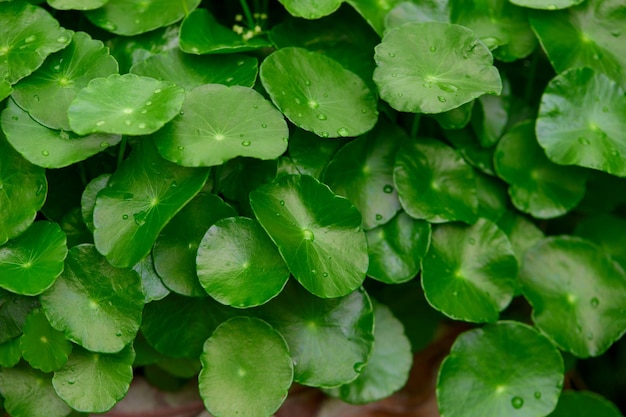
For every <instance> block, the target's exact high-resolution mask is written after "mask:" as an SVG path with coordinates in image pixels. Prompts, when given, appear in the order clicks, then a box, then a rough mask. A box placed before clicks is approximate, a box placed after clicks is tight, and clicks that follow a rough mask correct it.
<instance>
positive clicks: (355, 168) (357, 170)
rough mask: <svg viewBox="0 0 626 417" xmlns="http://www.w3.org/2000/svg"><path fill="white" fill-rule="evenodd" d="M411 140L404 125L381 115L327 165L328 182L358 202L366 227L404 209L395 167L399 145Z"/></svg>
mask: <svg viewBox="0 0 626 417" xmlns="http://www.w3.org/2000/svg"><path fill="white" fill-rule="evenodd" d="M407 140H408V137H407V135H406V133H404V131H403V130H402V129H400V128H399V127H398V126H396V125H394V124H392V123H390V122H389V121H387V120H386V119H385V118H381V119H380V121H379V123H378V124H377V126H376V127H375V128H374V130H372V131H370V132H368V133H367V134H365V135H364V136H362V137H360V138H357V139H355V140H354V141H352V142H350V143H348V144H347V145H345V146H344V147H342V148H341V149H340V150H339V151H338V152H337V153H336V154H335V156H334V157H333V160H332V161H331V162H330V164H328V167H327V168H326V171H325V173H324V182H325V183H326V184H328V186H329V187H330V188H331V189H332V190H333V192H335V193H337V194H339V195H342V196H344V197H346V198H347V199H348V200H350V201H351V202H352V204H354V205H355V207H356V208H357V209H358V210H359V211H360V212H361V216H362V217H363V221H362V224H363V228H364V229H366V230H368V229H372V228H374V227H376V226H380V225H383V224H385V223H387V222H388V221H389V220H391V218H392V217H394V216H395V214H396V213H397V212H398V211H399V210H400V201H399V200H398V194H397V192H396V190H395V188H394V186H393V168H394V160H395V156H396V150H397V149H398V145H399V144H400V143H403V142H405V141H407Z"/></svg>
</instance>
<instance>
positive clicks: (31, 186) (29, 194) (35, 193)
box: [0, 132, 48, 245]
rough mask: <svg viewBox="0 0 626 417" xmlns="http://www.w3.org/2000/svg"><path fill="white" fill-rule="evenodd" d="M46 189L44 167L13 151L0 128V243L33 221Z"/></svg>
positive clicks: (44, 199) (15, 234) (43, 199)
mask: <svg viewBox="0 0 626 417" xmlns="http://www.w3.org/2000/svg"><path fill="white" fill-rule="evenodd" d="M47 192H48V182H47V180H46V175H45V172H44V169H43V168H40V167H38V166H35V165H32V164H31V163H30V162H28V161H27V160H26V159H24V158H23V157H22V156H21V155H20V154H18V153H17V152H15V151H14V150H13V148H11V146H10V145H9V144H8V143H7V141H6V140H5V139H4V137H3V135H2V133H1V132H0V213H2V216H0V245H1V244H3V243H5V242H6V241H7V240H9V239H12V238H14V237H16V236H18V235H19V234H20V233H22V232H24V230H26V229H27V228H28V227H29V226H30V225H31V224H32V223H33V221H34V220H35V216H36V215H37V211H39V209H40V208H41V207H42V206H43V204H44V202H45V201H46V194H47Z"/></svg>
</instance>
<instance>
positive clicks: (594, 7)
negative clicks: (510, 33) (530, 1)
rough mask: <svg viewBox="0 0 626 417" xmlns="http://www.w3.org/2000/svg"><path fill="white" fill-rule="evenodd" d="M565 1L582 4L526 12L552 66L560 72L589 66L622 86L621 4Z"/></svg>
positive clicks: (625, 65)
mask: <svg viewBox="0 0 626 417" xmlns="http://www.w3.org/2000/svg"><path fill="white" fill-rule="evenodd" d="M565 1H567V3H570V5H571V4H578V3H582V4H580V5H578V6H575V7H572V8H569V9H567V10H562V11H559V12H552V11H550V12H539V11H537V12H534V13H532V14H531V15H530V23H531V25H532V27H533V29H534V31H535V33H536V34H537V37H538V38H539V41H540V42H541V45H542V46H543V48H544V50H545V51H546V53H547V55H548V58H549V59H550V63H552V66H553V67H554V69H556V70H557V72H559V73H560V72H564V71H565V70H567V69H568V68H576V67H590V68H593V69H594V70H596V71H598V72H602V73H604V74H606V75H607V76H609V77H610V78H613V79H614V80H616V81H618V82H620V83H621V84H622V87H626V82H625V81H624V79H625V77H626V57H625V55H626V44H625V43H624V36H626V32H625V31H624V25H626V16H624V12H623V8H624V4H623V3H622V2H620V1H618V0H604V1H587V2H584V3H583V2H582V1H581V0H576V1H573V0H569V1H568V0H565ZM541 3H543V2H541ZM543 4H545V3H543Z"/></svg>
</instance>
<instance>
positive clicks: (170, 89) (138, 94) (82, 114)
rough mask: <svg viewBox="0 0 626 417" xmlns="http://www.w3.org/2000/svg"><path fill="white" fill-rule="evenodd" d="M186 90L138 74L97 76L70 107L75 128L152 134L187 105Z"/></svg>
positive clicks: (85, 130) (82, 130) (83, 132)
mask: <svg viewBox="0 0 626 417" xmlns="http://www.w3.org/2000/svg"><path fill="white" fill-rule="evenodd" d="M184 99H185V92H184V90H183V89H182V88H181V87H178V86H176V85H175V84H172V83H170V82H169V81H158V80H155V79H154V78H149V77H141V76H139V75H135V74H124V75H117V74H113V75H111V76H109V77H107V78H95V79H93V80H91V81H90V82H89V84H88V85H87V87H85V88H83V89H82V90H80V91H79V92H78V94H77V95H76V98H75V99H74V101H72V104H71V105H70V107H69V110H68V116H69V119H70V126H71V127H72V130H73V131H74V132H76V133H78V134H79V135H85V134H87V133H95V132H102V133H115V134H120V135H148V134H150V133H154V132H156V131H157V130H159V129H161V128H162V127H163V125H164V124H165V123H167V122H169V121H170V120H172V118H174V116H176V115H177V114H178V111H179V110H180V108H181V107H182V105H183V101H184Z"/></svg>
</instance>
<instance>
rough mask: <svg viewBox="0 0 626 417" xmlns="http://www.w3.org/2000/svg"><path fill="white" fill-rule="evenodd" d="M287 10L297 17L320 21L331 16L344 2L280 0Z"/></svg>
mask: <svg viewBox="0 0 626 417" xmlns="http://www.w3.org/2000/svg"><path fill="white" fill-rule="evenodd" d="M278 1H279V2H281V4H282V5H283V6H285V9H287V11H288V12H289V13H290V14H291V15H292V16H296V17H303V18H305V19H319V18H320V17H323V16H326V15H329V14H331V13H333V12H334V11H335V10H337V9H338V8H339V6H341V3H343V0H318V1H315V2H311V1H307V0H278Z"/></svg>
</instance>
